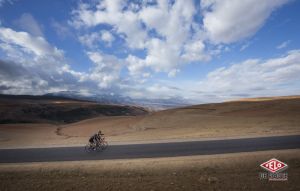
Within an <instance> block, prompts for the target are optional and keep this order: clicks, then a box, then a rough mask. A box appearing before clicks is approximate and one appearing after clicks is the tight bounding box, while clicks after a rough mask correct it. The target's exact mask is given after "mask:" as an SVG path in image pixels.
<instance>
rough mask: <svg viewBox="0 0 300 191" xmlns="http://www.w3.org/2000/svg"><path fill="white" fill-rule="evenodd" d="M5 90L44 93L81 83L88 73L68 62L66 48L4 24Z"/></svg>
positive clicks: (0, 82) (1, 67)
mask: <svg viewBox="0 0 300 191" xmlns="http://www.w3.org/2000/svg"><path fill="white" fill-rule="evenodd" d="M0 53H3V55H4V58H1V60H0V61H1V64H0V87H7V88H4V89H1V88H0V92H1V93H11V94H42V93H47V92H49V91H51V90H68V89H69V88H70V89H72V87H73V88H74V86H76V85H77V86H78V85H79V84H80V83H81V82H83V80H84V76H85V74H84V73H82V72H76V71H74V70H72V69H71V67H70V65H68V64H67V62H66V59H65V57H64V53H63V51H62V50H60V49H58V48H56V47H53V46H52V45H50V44H49V43H48V42H47V41H46V40H45V39H44V38H42V37H36V36H32V35H31V34H29V33H27V32H17V31H14V30H12V29H10V28H3V27H0Z"/></svg>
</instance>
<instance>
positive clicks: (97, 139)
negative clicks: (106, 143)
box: [89, 130, 104, 146]
mask: <svg viewBox="0 0 300 191" xmlns="http://www.w3.org/2000/svg"><path fill="white" fill-rule="evenodd" d="M103 135H104V134H102V132H101V131H100V130H99V131H98V133H96V134H94V135H93V136H91V137H90V139H89V142H90V143H91V144H93V145H94V146H96V145H97V144H99V143H100V141H101V139H102V136H103Z"/></svg>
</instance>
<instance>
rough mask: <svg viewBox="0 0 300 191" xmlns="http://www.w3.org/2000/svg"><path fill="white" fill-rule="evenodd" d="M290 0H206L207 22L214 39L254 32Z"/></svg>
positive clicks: (237, 37) (224, 40) (219, 40)
mask: <svg viewBox="0 0 300 191" xmlns="http://www.w3.org/2000/svg"><path fill="white" fill-rule="evenodd" d="M288 1H289V0H262V1H257V0H245V1H240V0H202V1H201V8H202V11H203V17H204V18H203V25H204V29H205V30H206V32H207V35H208V37H209V39H210V40H211V41H213V42H214V43H231V42H236V41H238V40H240V39H243V38H246V37H249V36H252V35H253V34H254V33H255V32H256V31H257V30H258V29H260V28H261V27H262V26H263V24H264V23H265V22H266V20H267V18H268V17H269V16H270V15H271V13H272V12H273V11H274V10H276V9H277V8H278V7H280V6H282V5H283V4H285V3H287V2H288Z"/></svg>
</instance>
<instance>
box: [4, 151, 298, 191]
mask: <svg viewBox="0 0 300 191" xmlns="http://www.w3.org/2000/svg"><path fill="white" fill-rule="evenodd" d="M299 151H300V150H299V149H295V150H282V151H264V152H252V153H238V154H222V155H210V156H193V157H174V158H156V159H132V160H109V161H85V162H52V163H24V164H0V190H1V191H6V190H22V191H26V190H130V191H133V190H147V191H151V190H172V191H173V190H299V189H300V184H299V181H298V179H299V176H300V152H299ZM273 157H275V158H277V159H279V160H281V161H283V162H285V163H287V164H288V165H289V168H288V169H287V170H286V172H288V181H279V182H276V181H275V182H274V181H273V182H272V181H268V180H260V179H259V173H260V172H266V171H265V170H264V169H262V168H261V167H259V165H260V164H261V163H262V162H265V161H267V160H269V159H270V158H273Z"/></svg>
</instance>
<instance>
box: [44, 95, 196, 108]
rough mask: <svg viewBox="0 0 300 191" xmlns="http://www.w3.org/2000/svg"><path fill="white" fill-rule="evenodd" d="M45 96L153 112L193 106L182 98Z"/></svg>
mask: <svg viewBox="0 0 300 191" xmlns="http://www.w3.org/2000/svg"><path fill="white" fill-rule="evenodd" d="M45 96H59V97H65V98H71V99H78V100H85V101H94V102H98V103H102V104H117V105H134V106H141V107H145V108H148V109H151V110H160V109H169V108H176V107H184V106H187V105H191V104H192V103H190V102H189V101H188V100H185V99H183V98H180V97H171V98H168V99H147V98H138V99H136V98H131V97H129V96H122V95H119V94H82V93H80V92H77V91H61V92H55V93H48V94H45Z"/></svg>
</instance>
